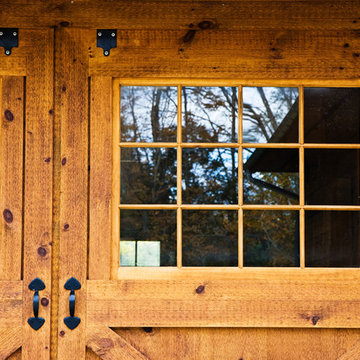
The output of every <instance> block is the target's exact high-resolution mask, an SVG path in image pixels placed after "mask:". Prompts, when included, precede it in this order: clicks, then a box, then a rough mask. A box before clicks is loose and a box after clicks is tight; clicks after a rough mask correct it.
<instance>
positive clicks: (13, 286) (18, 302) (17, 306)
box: [0, 280, 23, 329]
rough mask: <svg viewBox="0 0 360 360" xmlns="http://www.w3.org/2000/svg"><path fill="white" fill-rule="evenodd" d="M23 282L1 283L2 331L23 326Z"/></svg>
mask: <svg viewBox="0 0 360 360" xmlns="http://www.w3.org/2000/svg"><path fill="white" fill-rule="evenodd" d="M22 293H23V289H22V281H20V280H19V281H0V329H8V328H13V327H16V326H21V324H22V303H23V300H22Z"/></svg>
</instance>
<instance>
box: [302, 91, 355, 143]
mask: <svg viewBox="0 0 360 360" xmlns="http://www.w3.org/2000/svg"><path fill="white" fill-rule="evenodd" d="M304 127H305V129H304V133H305V135H304V137H305V142H308V143H329V144H332V143H338V144H348V143H352V144H358V143H359V142H360V89H358V88H305V89H304Z"/></svg>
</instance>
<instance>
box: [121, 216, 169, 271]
mask: <svg viewBox="0 0 360 360" xmlns="http://www.w3.org/2000/svg"><path fill="white" fill-rule="evenodd" d="M120 266H176V211H173V210H121V211H120Z"/></svg>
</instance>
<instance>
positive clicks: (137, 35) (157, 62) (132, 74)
mask: <svg viewBox="0 0 360 360" xmlns="http://www.w3.org/2000/svg"><path fill="white" fill-rule="evenodd" d="M359 21H360V20H359ZM69 30H71V29H69ZM72 30H73V31H72V35H71V36H72V37H73V38H75V37H76V36H79V35H77V34H76V30H75V29H72ZM185 34H186V32H184V31H179V30H177V31H168V30H166V31H165V30H158V31H145V30H137V31H130V30H121V31H120V30H119V31H118V46H117V48H116V49H112V50H111V52H110V56H109V57H105V56H104V55H103V52H102V49H100V48H97V47H96V34H95V33H94V31H93V30H87V31H84V32H83V33H82V35H81V41H83V42H84V44H83V45H84V47H85V48H86V49H89V50H88V52H89V73H90V75H103V76H112V77H119V78H120V79H122V78H132V79H138V78H148V79H151V78H152V79H155V80H156V81H158V82H159V83H161V79H163V78H172V79H176V78H178V79H179V78H181V79H184V78H193V79H194V80H193V81H195V79H200V80H201V81H203V80H204V79H209V80H211V81H214V80H216V79H218V81H222V82H226V81H227V80H228V79H229V80H235V79H237V84H239V82H244V81H248V80H251V81H252V82H254V83H255V80H257V82H258V83H261V82H262V81H264V80H265V79H266V81H267V82H268V83H269V82H270V81H271V80H282V81H284V80H291V81H292V82H293V83H294V80H295V81H296V80H298V82H297V85H299V80H302V79H306V80H307V81H308V82H309V81H310V80H314V81H316V80H318V81H319V80H326V81H329V80H340V79H341V80H355V79H359V78H360V31H359V32H358V31H354V30H348V31H298V30H292V31H290V30H268V31H264V30H252V31H222V30H209V31H201V32H196V33H194V34H193V37H192V38H191V39H185V40H184V35H185ZM76 41H78V40H76ZM200 83H201V82H199V84H200ZM283 85H287V83H286V82H283Z"/></svg>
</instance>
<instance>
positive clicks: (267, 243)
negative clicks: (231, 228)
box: [244, 210, 299, 266]
mask: <svg viewBox="0 0 360 360" xmlns="http://www.w3.org/2000/svg"><path fill="white" fill-rule="evenodd" d="M244 266H299V214H298V212H297V211H284V210H281V211H280V210H244Z"/></svg>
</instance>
